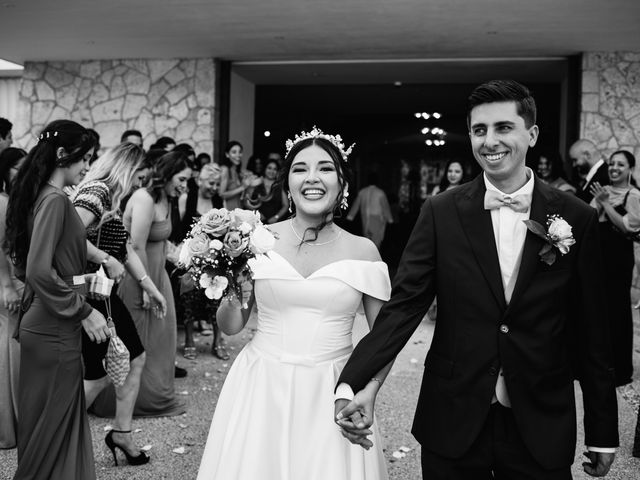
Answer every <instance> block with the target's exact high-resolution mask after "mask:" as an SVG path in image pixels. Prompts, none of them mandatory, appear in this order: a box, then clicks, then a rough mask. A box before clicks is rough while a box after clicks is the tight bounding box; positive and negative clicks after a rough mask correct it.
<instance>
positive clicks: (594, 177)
mask: <svg viewBox="0 0 640 480" xmlns="http://www.w3.org/2000/svg"><path fill="white" fill-rule="evenodd" d="M569 157H570V158H571V159H572V161H573V167H574V169H575V170H576V172H577V174H578V179H579V184H578V185H577V186H578V188H577V193H576V196H577V197H578V198H579V199H580V200H582V201H584V202H587V203H589V202H591V200H592V199H593V194H592V193H591V185H592V184H593V183H594V182H598V183H599V184H600V185H608V184H609V175H608V173H607V162H606V159H605V158H604V157H603V155H602V154H601V153H600V152H599V151H598V149H597V147H596V146H595V144H594V143H593V142H592V141H591V140H587V139H586V138H581V139H580V140H577V141H576V142H574V143H573V145H571V147H570V148H569Z"/></svg>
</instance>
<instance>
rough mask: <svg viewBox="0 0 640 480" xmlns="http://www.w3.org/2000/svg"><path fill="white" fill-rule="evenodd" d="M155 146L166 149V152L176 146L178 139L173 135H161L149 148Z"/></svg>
mask: <svg viewBox="0 0 640 480" xmlns="http://www.w3.org/2000/svg"><path fill="white" fill-rule="evenodd" d="M154 148H155V149H159V150H164V151H165V152H170V151H171V150H173V149H174V148H176V141H175V140H174V139H173V138H171V137H160V138H159V139H158V140H156V141H155V143H154V144H153V145H151V147H149V150H152V149H154Z"/></svg>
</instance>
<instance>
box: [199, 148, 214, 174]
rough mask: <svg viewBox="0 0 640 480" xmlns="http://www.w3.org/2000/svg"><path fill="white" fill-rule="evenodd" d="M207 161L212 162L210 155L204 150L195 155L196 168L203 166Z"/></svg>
mask: <svg viewBox="0 0 640 480" xmlns="http://www.w3.org/2000/svg"><path fill="white" fill-rule="evenodd" d="M207 163H213V162H212V161H211V155H209V154H208V153H204V152H202V153H199V154H198V156H197V157H196V165H198V170H200V169H201V168H202V167H204V166H205V165H206V164H207Z"/></svg>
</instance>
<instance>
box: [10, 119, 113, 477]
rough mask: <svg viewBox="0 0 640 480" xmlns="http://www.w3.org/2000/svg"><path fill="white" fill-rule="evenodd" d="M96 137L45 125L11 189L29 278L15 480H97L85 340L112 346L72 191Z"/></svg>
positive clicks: (16, 254)
mask: <svg viewBox="0 0 640 480" xmlns="http://www.w3.org/2000/svg"><path fill="white" fill-rule="evenodd" d="M93 148H94V141H93V137H92V136H91V135H90V134H89V132H87V130H86V129H85V128H83V127H82V126H80V125H78V124H77V123H75V122H72V121H69V120H56V121H54V122H51V123H50V124H49V125H47V126H46V127H45V129H44V130H43V131H42V133H41V134H40V136H39V141H38V143H37V144H36V146H35V147H33V149H32V150H31V151H30V152H29V154H28V155H27V158H26V159H25V161H24V164H23V165H22V167H21V168H20V170H19V171H18V174H17V176H16V178H15V181H14V183H13V185H12V188H11V195H10V197H9V206H8V209H7V246H8V249H9V254H10V255H11V258H12V260H13V262H14V263H15V264H16V267H17V271H18V272H19V273H18V276H22V275H24V278H25V284H26V286H25V289H26V290H27V292H26V294H25V299H24V301H23V303H22V308H23V309H24V310H25V312H24V315H23V317H22V321H21V323H20V332H19V334H20V383H19V387H18V405H19V406H20V415H19V418H18V420H19V421H18V469H17V471H16V474H15V477H14V479H15V480H23V479H29V480H47V479H53V478H56V479H63V478H64V479H70V480H71V479H73V480H95V478H96V476H95V469H94V462H93V451H92V446H91V431H90V429H89V422H88V420H87V415H86V411H85V410H86V408H85V399H84V392H83V389H82V356H81V351H82V335H81V330H82V329H84V330H85V332H86V333H87V335H88V336H89V338H90V339H91V341H95V342H104V341H106V340H107V339H108V338H109V336H110V331H109V328H108V326H107V322H106V320H105V318H104V317H103V316H102V314H101V313H100V312H98V311H97V310H95V309H93V308H91V305H89V303H88V302H87V301H86V299H85V296H84V294H85V292H86V289H85V279H84V268H85V263H86V257H87V245H86V240H85V239H86V235H85V229H84V226H83V225H82V221H81V220H80V218H79V217H78V214H77V213H76V211H75V209H74V208H73V204H72V203H71V201H70V200H69V198H68V197H67V195H66V194H65V193H64V192H63V191H62V188H63V187H64V186H65V185H76V184H78V183H79V182H80V181H81V180H82V177H83V176H84V173H85V171H86V169H87V166H88V164H89V160H90V159H91V156H92V155H93Z"/></svg>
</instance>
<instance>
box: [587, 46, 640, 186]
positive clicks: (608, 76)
mask: <svg viewBox="0 0 640 480" xmlns="http://www.w3.org/2000/svg"><path fill="white" fill-rule="evenodd" d="M580 134H581V136H582V137H584V138H588V139H590V140H592V141H593V142H595V143H596V144H597V145H598V147H599V149H600V150H601V151H602V152H603V153H604V154H605V155H609V154H611V153H613V152H614V151H615V150H619V149H624V150H628V151H630V152H632V153H633V154H634V155H635V156H636V158H640V52H638V53H633V52H589V53H585V54H584V56H583V61H582V111H581V114H580ZM637 176H638V173H637V172H636V177H637Z"/></svg>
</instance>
